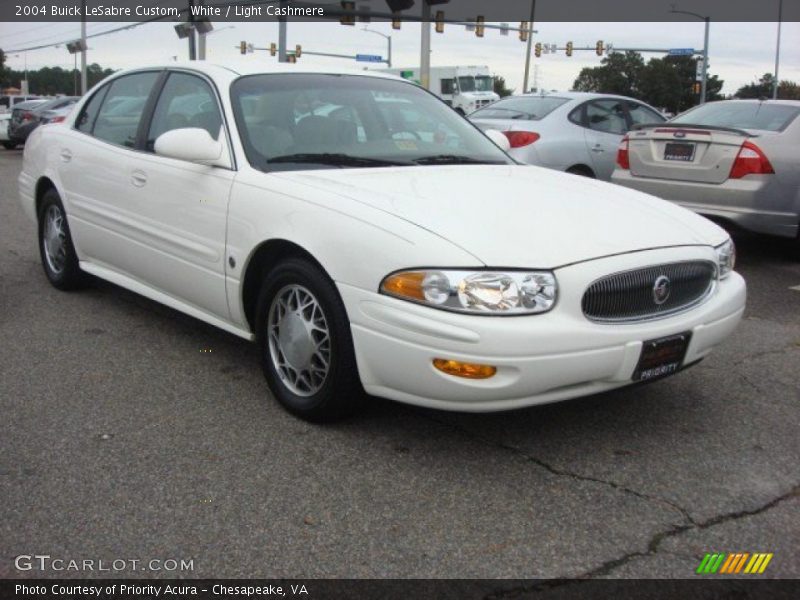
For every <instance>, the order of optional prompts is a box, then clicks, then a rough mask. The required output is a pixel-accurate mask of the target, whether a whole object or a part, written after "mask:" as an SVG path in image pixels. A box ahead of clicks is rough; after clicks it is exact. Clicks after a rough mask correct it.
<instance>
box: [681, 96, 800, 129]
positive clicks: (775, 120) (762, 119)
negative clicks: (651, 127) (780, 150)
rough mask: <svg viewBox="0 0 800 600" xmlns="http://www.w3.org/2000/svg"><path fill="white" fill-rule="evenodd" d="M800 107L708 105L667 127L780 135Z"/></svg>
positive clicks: (731, 103)
mask: <svg viewBox="0 0 800 600" xmlns="http://www.w3.org/2000/svg"><path fill="white" fill-rule="evenodd" d="M798 114H800V107H797V106H790V105H786V104H769V103H766V102H735V101H733V102H732V101H725V100H722V101H720V102H708V103H706V104H703V105H702V106H698V107H697V108H695V109H692V110H690V111H688V112H685V113H683V114H682V115H678V116H677V117H675V118H674V119H672V121H670V123H687V124H690V125H708V126H710V127H732V128H733V129H761V130H762V131H783V130H784V129H786V127H787V126H788V125H789V123H791V122H792V121H793V120H794V119H795V117H797V115H798Z"/></svg>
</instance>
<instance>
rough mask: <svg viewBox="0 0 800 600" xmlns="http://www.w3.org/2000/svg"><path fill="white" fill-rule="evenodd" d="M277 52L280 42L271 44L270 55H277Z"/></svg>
mask: <svg viewBox="0 0 800 600" xmlns="http://www.w3.org/2000/svg"><path fill="white" fill-rule="evenodd" d="M277 53H278V44H276V43H275V42H272V43H271V44H270V45H269V55H270V56H275V55H276V54H277Z"/></svg>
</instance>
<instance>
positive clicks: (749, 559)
mask: <svg viewBox="0 0 800 600" xmlns="http://www.w3.org/2000/svg"><path fill="white" fill-rule="evenodd" d="M772 556H773V555H772V553H771V552H769V553H767V552H756V553H754V554H750V553H749V552H735V553H730V554H729V553H725V552H715V553H713V554H711V553H708V554H706V555H705V556H704V557H703V560H702V561H700V566H699V567H697V571H695V572H696V573H698V574H699V575H712V574H714V573H719V574H720V575H721V574H728V575H731V574H733V575H735V574H737V573H746V574H749V575H756V574H758V575H760V574H761V573H763V572H764V571H765V570H766V568H767V565H768V564H769V561H771V560H772Z"/></svg>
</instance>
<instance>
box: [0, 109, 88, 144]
mask: <svg viewBox="0 0 800 600" xmlns="http://www.w3.org/2000/svg"><path fill="white" fill-rule="evenodd" d="M78 100H80V97H79V96H59V97H58V98H52V99H49V100H44V99H38V100H30V101H28V102H22V103H19V104H17V105H15V106H14V108H13V110H12V111H11V118H10V120H9V121H8V126H7V133H6V136H7V138H8V139H7V140H5V141H3V146H4V147H5V148H6V149H8V150H11V149H13V148H16V147H17V146H19V145H21V144H24V143H25V140H27V139H28V136H29V135H30V134H31V132H32V131H33V130H34V129H36V128H37V127H39V125H44V124H46V123H57V122H60V121H63V120H64V118H65V117H66V115H68V114H69V112H70V111H71V110H72V107H73V106H74V105H75V103H76V102H77V101H78Z"/></svg>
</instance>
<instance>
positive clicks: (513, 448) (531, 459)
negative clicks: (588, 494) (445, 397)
mask: <svg viewBox="0 0 800 600" xmlns="http://www.w3.org/2000/svg"><path fill="white" fill-rule="evenodd" d="M426 416H427V418H428V419H429V420H431V421H434V422H436V423H439V424H440V425H445V426H447V427H450V428H451V429H454V430H455V431H458V432H459V433H461V434H462V435H464V436H466V437H468V438H472V439H476V440H479V441H480V442H482V443H484V444H487V445H490V446H496V447H498V448H501V449H503V450H507V451H509V452H513V453H514V454H517V455H519V456H521V457H523V458H524V459H525V460H527V461H529V462H532V463H534V464H536V465H538V466H540V467H542V468H543V469H545V470H546V471H548V472H550V473H552V474H553V475H556V476H558V477H569V478H571V479H575V480H578V481H588V482H591V483H599V484H601V485H605V486H608V487H610V488H612V489H614V490H617V491H620V492H623V493H625V494H631V495H633V496H636V497H637V498H641V499H642V500H646V501H648V502H658V503H661V504H665V505H667V506H669V507H670V508H672V509H674V510H676V511H678V512H679V513H681V515H682V516H683V518H684V520H685V521H686V522H687V523H689V524H690V525H696V524H697V523H696V522H695V520H694V519H693V518H692V516H691V515H690V514H689V511H688V510H686V509H685V508H683V507H682V506H680V505H679V504H676V503H675V502H672V501H671V500H667V499H666V498H661V497H660V496H652V495H650V494H645V493H644V492H639V491H637V490H634V489H632V488H629V487H626V486H624V485H621V484H619V483H617V482H615V481H611V480H607V479H601V478H599V477H592V476H591V475H581V474H580V473H575V472H573V471H567V470H566V469H559V468H557V467H554V466H553V465H551V464H548V463H546V462H545V461H543V460H542V459H540V458H537V457H535V456H532V455H530V454H528V453H527V452H525V451H524V450H523V449H521V448H518V447H516V446H512V445H511V444H506V443H503V442H499V441H497V440H493V439H490V438H487V437H485V436H482V435H480V434H477V433H475V432H473V431H470V430H468V429H466V428H464V427H462V426H460V425H457V424H455V423H451V422H449V421H446V420H442V419H437V418H435V417H433V416H431V415H426Z"/></svg>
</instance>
